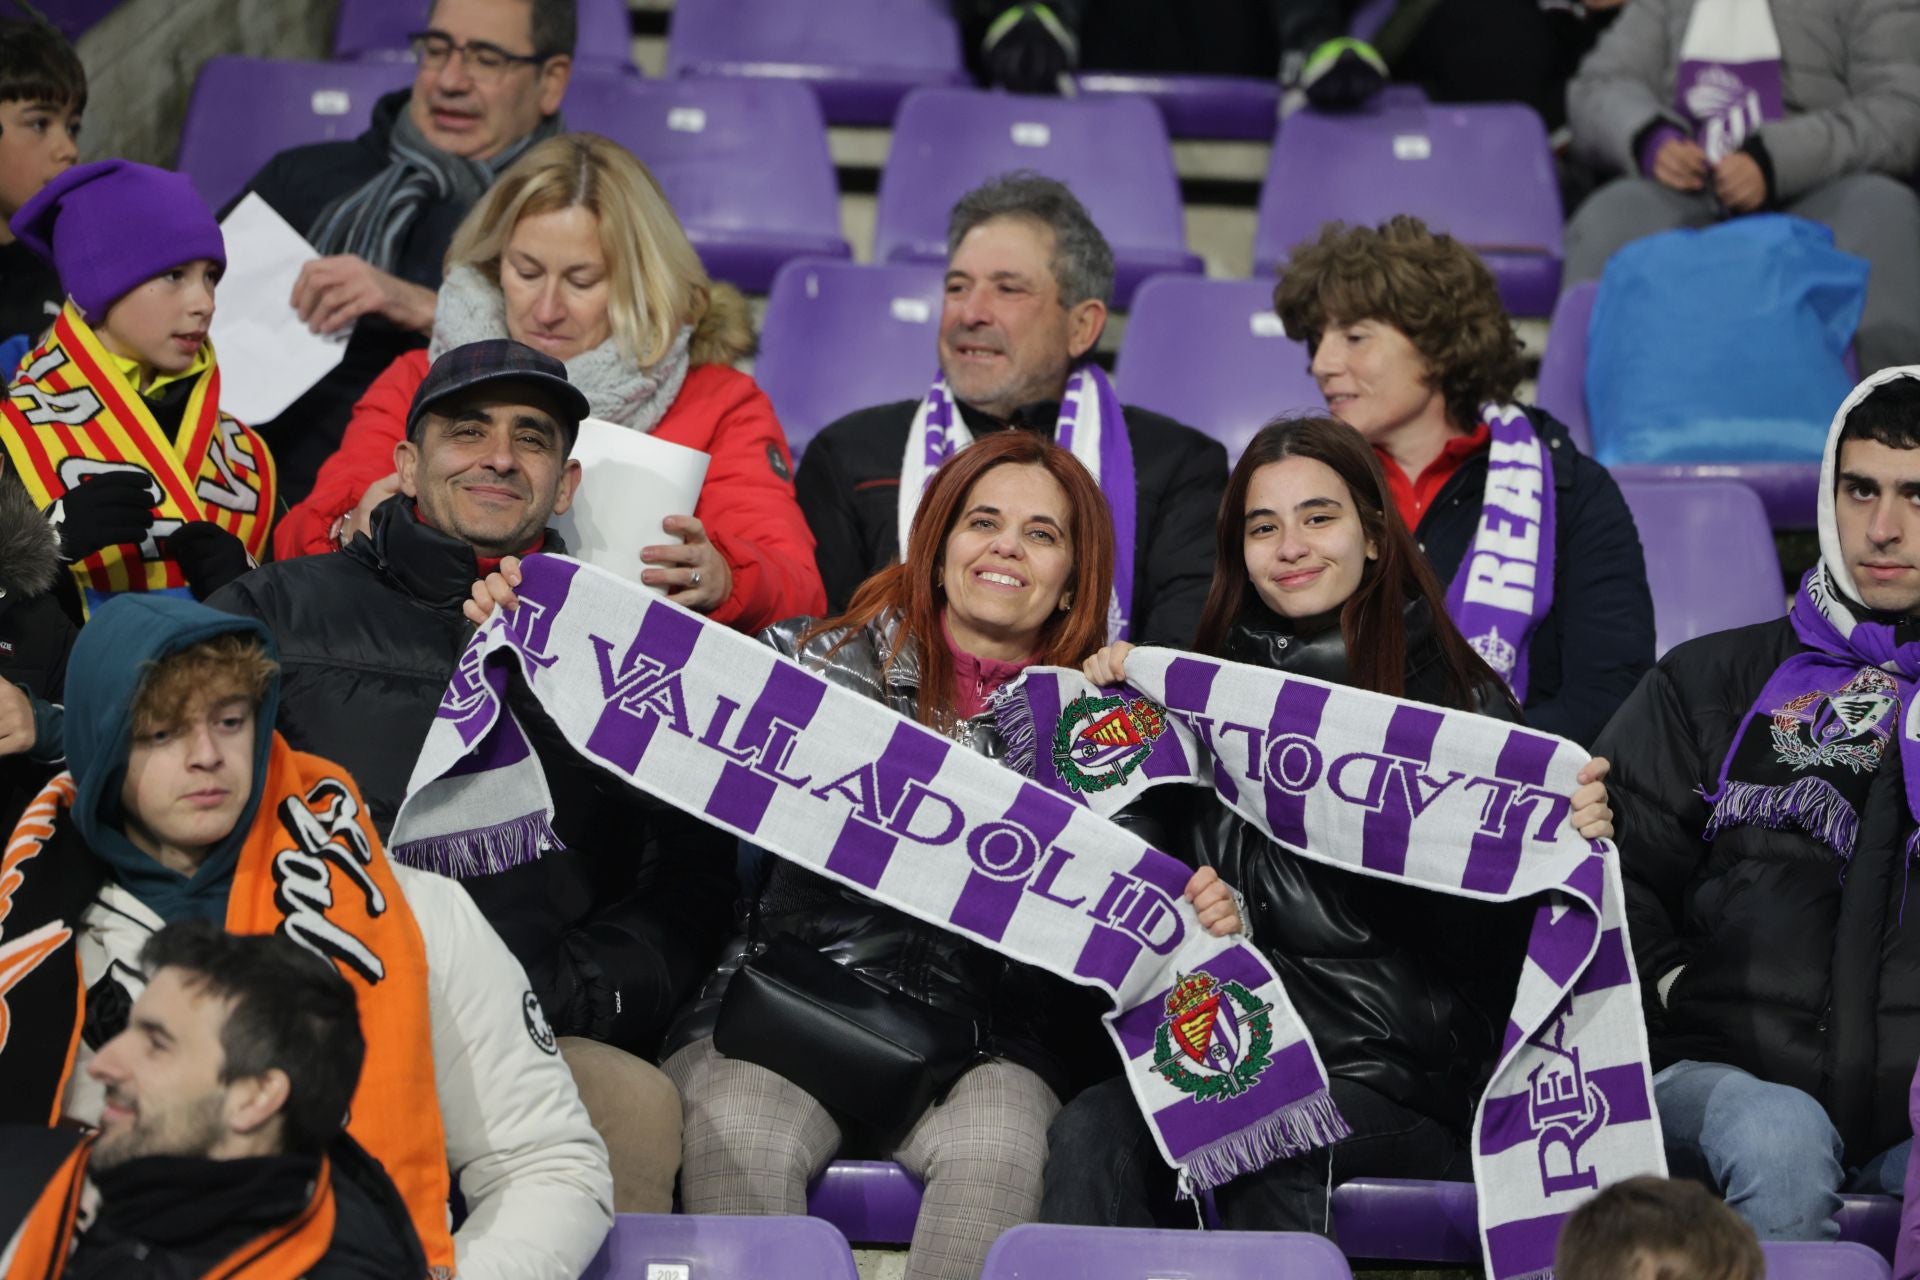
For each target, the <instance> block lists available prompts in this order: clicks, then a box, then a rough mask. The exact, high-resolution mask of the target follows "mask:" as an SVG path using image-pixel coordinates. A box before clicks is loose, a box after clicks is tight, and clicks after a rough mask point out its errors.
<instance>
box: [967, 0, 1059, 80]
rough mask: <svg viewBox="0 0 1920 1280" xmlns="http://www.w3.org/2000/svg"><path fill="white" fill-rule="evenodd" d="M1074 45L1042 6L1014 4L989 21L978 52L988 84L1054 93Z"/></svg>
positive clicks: (1049, 11)
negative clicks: (991, 23) (989, 24)
mask: <svg viewBox="0 0 1920 1280" xmlns="http://www.w3.org/2000/svg"><path fill="white" fill-rule="evenodd" d="M1077 45H1078V42H1077V41H1076V40H1075V39H1074V38H1073V33H1072V32H1070V31H1068V30H1067V29H1066V28H1065V27H1064V26H1062V25H1061V23H1060V20H1059V19H1058V18H1056V17H1055V16H1054V14H1053V11H1052V10H1051V9H1049V8H1047V6H1046V5H1044V4H1016V5H1011V6H1009V7H1008V8H1007V10H1006V11H1005V12H1004V13H1002V14H1001V15H1000V16H999V17H998V18H995V19H994V20H993V25H992V26H991V27H988V28H987V35H986V39H984V40H982V41H981V42H980V52H981V55H982V59H983V60H984V62H985V63H986V72H987V79H988V80H989V81H990V82H991V83H993V84H996V85H999V86H1000V87H1002V88H1005V89H1009V90H1011V91H1013V92H1014V93H1058V92H1059V90H1060V77H1061V76H1062V75H1064V74H1066V73H1067V72H1069V71H1071V70H1073V67H1074V63H1075V61H1076V60H1077V55H1078V53H1079V50H1078V48H1077Z"/></svg>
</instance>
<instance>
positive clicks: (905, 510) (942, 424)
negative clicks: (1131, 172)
mask: <svg viewBox="0 0 1920 1280" xmlns="http://www.w3.org/2000/svg"><path fill="white" fill-rule="evenodd" d="M1112 296H1113V251H1112V250H1111V249H1110V248H1108V246H1107V242H1106V239H1105V238H1104V237H1103V236H1102V235H1101V234H1100V229H1099V228H1098V227H1096V226H1095V225H1094V224H1093V219H1091V218H1090V217H1088V216H1087V211H1086V209H1084V208H1083V207H1082V206H1081V204H1080V202H1079V201H1078V200H1076V199H1075V198H1074V196H1073V193H1072V192H1071V191H1069V190H1068V189H1067V188H1066V187H1065V186H1064V185H1062V184H1061V183H1058V182H1055V181H1054V180H1053V179H1051V178H1043V177H1040V176H1039V175H1037V174H1033V173H1013V174H1008V175H1006V176H1004V177H1000V178H995V179H993V180H992V181H990V182H988V183H986V184H984V185H983V186H981V187H979V188H976V189H975V190H973V191H970V192H968V193H967V194H966V195H964V196H962V197H961V199H960V202H959V203H958V204H957V205H955V206H954V210H953V217H952V220H951V222H950V223H949V225H948V228H947V283H946V304H945V307H944V309H943V311H942V313H941V317H940V343H939V356H940V377H939V379H938V380H937V381H936V382H935V383H934V385H933V389H932V390H931V391H929V392H928V393H927V396H926V398H925V399H924V400H922V401H920V402H918V403H916V402H914V401H911V400H902V401H900V402H898V403H896V404H889V405H881V406H880V407H878V408H874V409H862V410H860V411H859V412H857V413H851V414H848V415H847V416H846V417H844V418H842V419H840V420H839V421H838V422H835V423H833V424H832V425H830V426H828V427H827V428H826V429H825V430H824V431H822V432H821V433H820V434H819V435H818V436H816V437H814V440H813V442H812V444H810V445H808V447H807V452H806V456H805V457H804V458H803V459H802V460H801V463H800V471H799V474H798V475H797V476H796V477H795V479H794V486H795V488H796V490H797V492H798V496H799V499H800V509H801V510H802V511H803V512H805V513H806V517H807V524H808V525H809V526H811V527H812V529H813V536H814V538H815V548H814V556H815V559H816V560H818V562H819V564H820V576H821V578H822V579H823V580H824V581H825V583H826V587H827V611H828V612H829V613H838V612H840V611H841V610H843V609H845V608H846V606H847V601H848V599H849V598H851V597H852V595H853V592H854V590H855V588H857V587H858V586H859V585H860V584H861V583H862V582H864V581H866V579H867V578H868V577H869V576H870V575H871V574H873V573H874V572H875V571H876V570H878V569H882V568H884V567H885V566H886V565H887V564H889V563H890V562H891V561H892V560H893V559H894V558H895V557H896V556H898V555H899V554H900V551H901V549H902V548H903V547H905V546H906V544H907V537H906V531H907V529H908V527H909V525H910V524H911V522H912V519H913V512H914V510H915V508H916V507H918V506H919V503H920V494H921V491H922V490H923V489H924V488H925V486H926V482H927V477H928V476H930V475H932V473H933V472H934V470H935V469H937V468H938V467H939V465H940V463H941V462H943V461H945V460H946V458H947V457H948V456H949V455H950V454H951V453H952V452H953V451H954V450H955V449H958V448H964V447H965V446H966V445H968V444H970V443H972V441H973V439H974V437H975V436H977V435H979V434H981V433H983V432H988V431H1001V430H1005V429H1007V428H1009V427H1019V428H1022V429H1024V430H1028V431H1033V432H1037V433H1038V434H1040V435H1043V436H1046V437H1048V438H1050V439H1054V440H1056V441H1057V442H1058V443H1059V444H1060V445H1061V446H1063V447H1065V448H1068V449H1071V450H1072V451H1073V454H1074V456H1075V457H1077V458H1079V459H1080V461H1081V462H1082V463H1084V464H1086V466H1087V469H1088V470H1089V471H1091V472H1092V473H1093V476H1094V478H1095V479H1096V480H1098V481H1100V483H1101V486H1102V488H1104V489H1105V490H1106V494H1107V501H1108V503H1109V504H1110V505H1111V507H1112V509H1113V517H1114V533H1115V535H1116V537H1115V541H1116V544H1117V545H1116V546H1115V549H1114V575H1113V580H1114V598H1113V600H1112V601H1111V602H1110V606H1109V623H1110V627H1109V630H1110V632H1111V635H1112V638H1115V639H1119V638H1123V637H1124V638H1129V639H1132V640H1133V641H1135V642H1136V643H1140V644H1172V645H1185V644H1189V643H1191V642H1192V640H1193V632H1194V628H1195V627H1196V626H1197V625H1198V624H1199V621H1200V606H1201V605H1202V604H1204V603H1205V601H1206V596H1207V587H1208V585H1209V584H1210V583H1211V581H1212V577H1213V519H1214V512H1215V509H1216V508H1217V507H1218V506H1219V504H1220V495H1221V494H1222V493H1223V492H1224V491H1225V489H1226V484H1227V454H1226V450H1225V449H1223V448H1222V447H1221V446H1220V444H1219V442H1218V441H1214V440H1209V439H1207V438H1206V437H1205V436H1203V435H1201V434H1200V433H1199V432H1197V431H1195V430H1194V429H1193V428H1191V427H1185V426H1182V425H1180V424H1179V423H1177V422H1175V421H1173V420H1172V419H1171V418H1166V417H1162V416H1161V415H1159V414H1157V413H1149V412H1147V411H1146V410H1144V409H1138V408H1134V407H1132V406H1129V405H1122V404H1121V403H1120V402H1119V399H1118V397H1117V396H1115V394H1114V391H1113V387H1112V385H1111V384H1109V383H1108V381H1107V377H1106V374H1104V373H1102V372H1101V371H1100V368H1099V367H1098V366H1097V365H1095V364H1093V363H1092V362H1091V360H1090V359H1089V357H1090V355H1091V353H1092V351H1093V348H1094V344H1095V343H1097V342H1098V341H1099V340H1100V332H1101V330H1102V329H1104V328H1105V327H1106V323H1107V306H1108V303H1109V301H1110V300H1111V298H1112Z"/></svg>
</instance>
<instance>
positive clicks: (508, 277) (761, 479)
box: [274, 133, 826, 632]
mask: <svg viewBox="0 0 1920 1280" xmlns="http://www.w3.org/2000/svg"><path fill="white" fill-rule="evenodd" d="M501 337H510V338H513V339H515V340H516V341H519V342H524V343H526V344H527V345H528V346H530V347H533V348H535V349H536V350H540V351H544V352H545V353H547V354H548V355H551V356H553V357H554V358H556V359H558V360H562V361H564V362H565V363H566V366H567V376H568V378H569V379H570V380H571V381H572V382H573V384H574V385H575V386H577V387H579V388H580V389H581V390H583V391H585V392H586V393H587V398H588V400H589V401H590V402H591V403H592V406H593V413H594V416H595V417H598V418H604V419H606V420H608V421H610V422H617V423H619V424H620V425H622V426H625V427H629V428H631V429H633V430H635V431H644V432H648V433H650V434H652V435H654V436H656V437H658V438H660V439H662V440H667V441H670V442H672V443H674V444H681V445H686V446H688V447H689V448H694V449H699V450H700V451H702V452H703V453H707V454H710V455H712V458H713V461H712V462H711V463H710V464H709V466H708V469H707V480H706V485H705V487H704V488H703V489H702V490H701V493H700V501H699V503H698V504H697V505H696V506H695V508H694V510H693V512H692V513H691V514H690V515H678V516H671V517H669V518H668V519H667V520H666V522H665V529H664V533H663V538H662V542H663V543H664V544H665V545H660V546H649V547H636V548H635V553H636V556H637V558H638V559H639V560H640V561H642V562H643V565H642V566H641V567H642V572H641V580H642V581H643V582H646V583H648V584H649V585H652V586H658V587H662V588H664V589H665V590H666V591H667V593H668V594H669V595H670V596H671V597H672V598H673V599H674V600H675V601H677V602H678V603H680V604H683V605H685V606H687V607H688V608H690V609H695V610H698V611H699V612H701V613H704V614H707V615H708V616H709V617H711V618H712V619H713V620H714V621H716V622H721V623H725V624H726V625H728V626H732V627H736V628H738V629H740V630H742V631H748V632H754V631H758V630H760V629H761V628H762V627H766V626H769V625H771V624H772V623H775V622H778V621H780V620H782V619H784V618H789V617H794V616H796V615H800V614H819V613H821V612H823V611H824V610H825V608H826V596H825V593H824V591H823V589H822V587H821V585H820V572H819V570H818V569H817V568H816V567H815V565H814V559H813V536H812V535H811V534H810V533H809V532H808V531H807V525H806V520H805V519H804V518H803V517H802V516H801V514H800V508H799V506H798V504H797V503H796V502H795V501H794V496H793V483H792V479H791V477H792V475H793V459H792V456H791V455H790V454H789V453H788V451H787V441H786V434H785V433H784V432H783V431H782V430H781V427H780V423H779V420H778V419H777V418H776V417H775V416H774V412H773V406H772V404H771V403H769V402H768V400H767V398H766V396H765V395H764V394H763V393H762V392H761V390H760V388H759V387H757V386H756V385H754V382H753V379H752V378H750V377H748V376H747V375H745V374H743V373H740V372H738V371H737V370H735V369H733V368H730V367H729V366H730V365H731V363H732V362H733V361H735V360H738V359H740V358H741V357H743V356H745V355H746V354H747V353H748V351H750V350H751V349H752V346H753V329H752V322H751V320H750V318H749V316H748V313H747V305H746V301H745V300H744V299H743V298H741V296H740V295H739V293H738V292H736V291H735V290H734V289H732V288H731V287H729V286H727V285H716V284H713V283H712V282H710V281H709V280H708V279H707V273H706V271H705V269H704V268H702V267H701V265H700V260H699V258H698V257H697V256H695V254H694V251H693V246H692V245H691V244H689V243H688V242H687V236H686V232H685V231H684V230H682V229H681V226H680V223H679V220H678V219H677V218H675V217H674V214H673V210H672V208H671V207H670V206H669V205H668V204H667V201H666V197H665V196H663V195H662V194H661V192H660V187H659V184H658V183H656V182H655V181H654V179H653V175H652V174H650V173H648V172H647V170H646V167H645V166H644V165H642V164H641V163H640V162H639V161H638V160H636V159H634V158H633V156H631V155H630V154H628V153H627V152H626V151H625V150H623V149H622V148H621V147H620V146H619V145H617V144H615V143H613V142H610V141H608V140H607V139H605V138H602V137H598V136H596V135H594V134H588V133H571V134H565V135H563V136H561V137H558V138H552V139H549V140H548V141H546V142H543V143H541V144H540V145H538V146H536V147H534V148H532V149H531V150H529V151H528V152H527V154H526V155H524V156H522V157H521V158H520V159H519V160H518V161H516V162H515V163H514V165H513V167H512V168H510V169H508V170H507V172H506V173H504V174H503V175H501V178H500V180H499V181H498V182H497V183H495V184H494V186H493V188H492V189H491V190H490V191H489V192H488V193H487V195H486V197H485V198H484V199H482V200H481V201H480V203H479V204H478V205H476V206H474V209H473V211H472V212H471V213H470V214H468V215H467V218H466V221H464V222H463V223H462V224H461V226H460V230H459V232H458V233H457V234H456V235H455V236H454V239H453V245H452V247H451V248H450V249H449V250H448V253H447V273H446V282H445V283H444V284H443V285H441V287H440V296H439V303H438V308H437V311H436V315H435V319H434V328H433V341H432V344H431V345H430V346H429V347H428V348H427V349H426V350H424V351H414V352H410V353H408V354H407V355H404V356H401V357H400V358H399V359H398V360H396V361H394V362H393V364H392V365H391V366H389V367H388V369H387V371H386V372H385V373H383V374H381V375H380V377H379V379H378V380H377V381H375V382H374V384H373V385H372V387H370V388H369V389H368V391H367V394H366V395H365V396H364V397H362V398H361V400H360V403H359V404H358V405H357V406H355V408H354V412H353V419H352V421H351V422H350V423H349V424H348V426H347V433H346V437H345V438H344V439H343V440H342V442H341V445H340V449H339V451H338V452H337V453H335V454H334V455H333V457H332V458H330V459H328V461H327V463H326V465H325V466H324V467H323V468H321V471H320V477H319V479H318V481H317V482H316V483H315V485H314V488H313V492H312V493H311V494H309V495H308V496H307V498H306V499H305V500H304V501H303V502H301V503H300V504H299V505H298V506H296V507H294V508H293V509H292V510H291V511H289V512H288V513H287V514H286V516H285V517H283V518H282V520H281V522H280V527H279V529H278V530H277V531H276V532H275V535H274V551H275V553H276V554H277V555H278V556H279V557H280V558H282V559H285V558H288V557H291V556H298V555H309V554H313V553H317V552H327V551H332V550H333V549H335V548H336V547H338V546H340V545H343V544H344V543H345V542H347V541H350V540H351V539H352V538H354V537H355V536H358V535H361V534H366V533H368V531H369V523H368V521H369V517H370V516H371V514H372V512H373V509H374V508H375V507H377V506H379V505H380V504H381V503H382V502H384V501H386V500H387V499H389V498H391V497H393V496H394V495H395V494H396V493H398V492H399V484H400V482H399V477H398V476H397V475H396V474H395V471H394V463H393V447H394V445H396V444H398V443H399V442H400V440H401V439H402V438H403V437H404V435H405V422H406V413H407V406H408V404H409V403H410V402H411V401H412V398H413V393H414V390H415V388H417V387H418V386H419V385H420V383H421V381H422V380H423V379H424V378H425V377H426V374H427V366H428V364H429V363H430V362H431V361H432V360H433V358H434V357H436V356H438V355H439V354H441V353H442V352H444V351H447V350H451V349H452V348H454V347H457V346H461V345H463V344H465V343H468V342H474V341H478V340H480V339H483V338H501ZM670 539H678V541H677V542H674V541H671V540H670Z"/></svg>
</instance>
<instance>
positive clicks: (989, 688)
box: [940, 610, 1040, 719]
mask: <svg viewBox="0 0 1920 1280" xmlns="http://www.w3.org/2000/svg"><path fill="white" fill-rule="evenodd" d="M940 634H941V635H943V636H945V637H946V640H947V652H948V653H951V654H952V655H953V709H954V711H955V712H956V713H958V714H959V715H960V716H961V717H962V718H965V719H972V718H973V717H974V716H977V715H979V714H980V713H981V712H982V711H985V710H986V709H987V701H988V699H990V698H992V697H993V695H994V694H995V693H996V692H997V691H998V690H999V688H1000V686H1001V685H1003V684H1006V683H1007V682H1008V681H1009V680H1012V679H1013V678H1014V677H1016V676H1018V675H1019V674H1020V673H1021V672H1022V671H1025V670H1026V669H1027V668H1028V667H1030V666H1032V665H1033V664H1034V663H1035V662H1037V661H1039V658H1040V655H1038V654H1035V655H1034V656H1033V657H1030V658H1023V659H1022V660H1020V661H1019V662H997V661H995V660H994V659H992V658H976V657H974V656H973V655H972V654H970V653H968V652H967V651H966V650H964V649H962V648H961V647H960V646H959V645H957V644H955V643H954V642H953V632H952V631H950V630H948V628H947V615H946V612H945V611H944V610H942V611H941V614H940Z"/></svg>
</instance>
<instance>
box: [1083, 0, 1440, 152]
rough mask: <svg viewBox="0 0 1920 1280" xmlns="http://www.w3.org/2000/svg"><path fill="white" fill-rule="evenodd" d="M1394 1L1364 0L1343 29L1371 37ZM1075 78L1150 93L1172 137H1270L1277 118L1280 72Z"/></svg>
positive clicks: (1100, 90)
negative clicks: (1243, 74) (1270, 73)
mask: <svg viewBox="0 0 1920 1280" xmlns="http://www.w3.org/2000/svg"><path fill="white" fill-rule="evenodd" d="M1395 3H1396V0H1366V2H1365V3H1364V4H1362V5H1360V7H1359V8H1358V9H1357V10H1355V12H1354V15H1353V19H1352V21H1351V22H1349V23H1348V24H1347V30H1348V31H1349V32H1350V33H1351V34H1353V35H1355V36H1358V37H1359V38H1360V39H1362V40H1371V39H1373V37H1374V36H1375V35H1377V34H1378V33H1379V31H1380V27H1381V25H1382V24H1383V23H1385V22H1386V20H1387V19H1388V18H1389V17H1391V16H1392V15H1393V9H1394V4H1395ZM1074 82H1075V84H1076V85H1077V86H1078V87H1079V90H1080V92H1081V93H1083V94H1094V95H1097V94H1121V93H1130V94H1139V95H1141V96H1142V97H1147V98H1151V99H1153V104H1154V105H1155V106H1157V107H1159V108H1160V114H1161V115H1162V116H1164V117H1165V118H1166V121H1167V132H1168V133H1170V134H1172V135H1173V136H1174V137H1176V138H1222V139H1228V140H1232V141H1246V142H1269V141H1271V140H1272V139H1273V133H1274V129H1275V128H1276V127H1277V126H1278V125H1279V123H1280V79H1279V76H1278V75H1273V76H1267V77H1264V78H1263V77H1256V76H1213V75H1161V74H1157V73H1155V72H1151V71H1082V72H1080V73H1079V74H1077V75H1075V76H1074ZM1396 87H1399V86H1396ZM1409 87H1410V86H1409ZM1416 92H1417V90H1416ZM1422 100H1424V95H1422Z"/></svg>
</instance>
